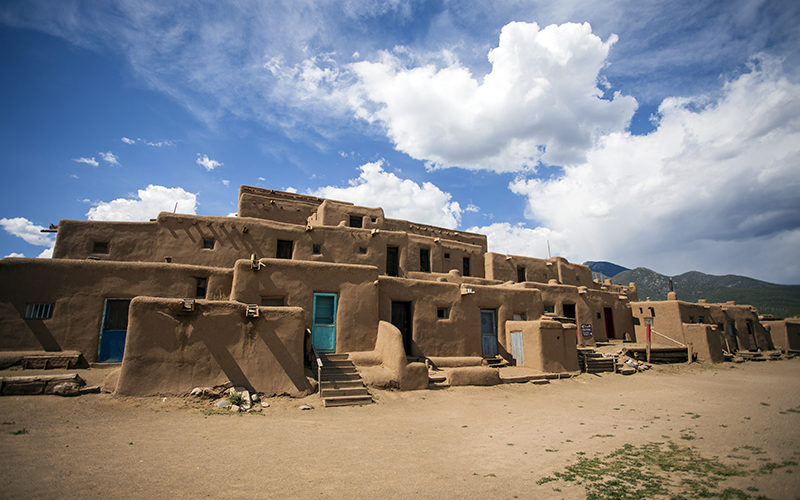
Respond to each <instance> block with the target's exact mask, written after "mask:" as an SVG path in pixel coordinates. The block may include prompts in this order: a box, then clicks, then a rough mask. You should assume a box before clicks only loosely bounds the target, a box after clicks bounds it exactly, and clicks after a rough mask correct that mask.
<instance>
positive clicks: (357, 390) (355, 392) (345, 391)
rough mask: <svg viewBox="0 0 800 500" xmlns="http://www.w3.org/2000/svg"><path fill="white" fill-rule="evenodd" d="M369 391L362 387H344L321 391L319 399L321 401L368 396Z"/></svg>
mask: <svg viewBox="0 0 800 500" xmlns="http://www.w3.org/2000/svg"><path fill="white" fill-rule="evenodd" d="M369 395H370V394H369V391H368V390H367V388H366V387H364V386H363V385H362V386H361V387H346V388H338V389H322V393H321V394H320V397H322V399H325V398H330V397H335V396H369Z"/></svg>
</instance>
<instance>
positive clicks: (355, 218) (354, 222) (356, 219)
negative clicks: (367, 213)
mask: <svg viewBox="0 0 800 500" xmlns="http://www.w3.org/2000/svg"><path fill="white" fill-rule="evenodd" d="M363 224H364V217H363V216H361V215H351V216H350V227H362V226H363Z"/></svg>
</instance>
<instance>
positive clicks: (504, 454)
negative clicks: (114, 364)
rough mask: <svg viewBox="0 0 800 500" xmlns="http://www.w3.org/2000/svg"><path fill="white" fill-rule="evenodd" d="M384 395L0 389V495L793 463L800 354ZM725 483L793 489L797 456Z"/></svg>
mask: <svg viewBox="0 0 800 500" xmlns="http://www.w3.org/2000/svg"><path fill="white" fill-rule="evenodd" d="M83 373H84V376H85V377H86V378H87V379H88V380H89V381H90V383H91V382H93V381H94V382H99V381H100V380H102V377H103V376H104V371H103V370H100V369H91V370H86V371H84V372H83ZM375 395H376V399H377V404H374V405H369V406H364V407H346V408H323V407H322V405H321V404H320V401H319V399H318V398H317V397H316V396H310V397H308V398H304V399H290V398H272V399H271V400H270V403H271V407H270V408H268V409H266V410H264V412H263V413H261V414H247V415H233V414H227V413H226V414H213V413H212V414H209V413H210V410H211V405H210V403H208V402H203V403H198V402H195V401H192V400H188V399H182V398H166V399H162V398H136V399H130V398H115V397H112V396H110V395H108V394H98V395H87V396H82V397H77V398H61V397H57V396H29V397H2V398H0V421H2V425H1V426H0V451H2V453H0V474H2V480H1V481H0V496H2V497H8V498H41V497H47V498H52V497H62V498H78V497H90V498H91V497H157V498H161V497H179V498H181V497H191V498H196V497H211V498H265V497H281V498H286V497H289V498H295V497H300V498H341V497H350V498H379V497H390V498H397V497H410V496H416V497H423V498H434V497H435V498H463V497H476V496H485V497H486V496H489V497H497V498H583V497H584V496H585V490H584V489H583V487H581V486H579V485H575V484H571V483H570V484H559V485H558V487H557V488H556V486H555V485H554V483H547V484H541V485H539V484H537V483H536V481H537V480H538V479H540V478H542V477H544V476H547V475H551V474H553V473H554V472H556V471H560V470H563V469H564V467H565V466H567V465H569V464H572V463H575V461H576V460H577V459H578V457H579V456H594V455H595V454H600V455H604V454H607V453H609V452H611V451H612V450H615V449H618V448H620V447H621V446H623V445H624V444H626V443H630V444H634V445H640V444H644V443H647V442H653V441H659V442H665V441H670V440H671V441H673V442H675V443H678V444H680V445H681V446H692V447H695V448H696V449H697V451H698V452H699V453H700V454H701V455H702V456H704V457H708V458H711V457H714V456H718V457H721V458H720V460H722V461H723V462H732V461H735V460H736V459H734V458H727V457H730V456H731V455H733V456H735V454H734V453H733V450H734V449H735V448H740V447H742V446H756V447H758V448H760V449H763V450H764V451H765V452H766V453H764V454H763V456H761V457H759V459H760V460H775V461H785V460H795V461H798V462H800V447H798V444H800V411H799V410H800V359H792V360H782V361H771V362H760V363H758V362H748V363H743V364H731V363H724V364H720V365H715V366H709V365H696V364H695V365H691V366H687V365H679V366H678V365H676V366H661V367H657V368H656V369H653V370H650V371H648V372H644V373H640V374H636V375H633V376H627V377H626V376H621V375H614V374H602V375H587V374H584V375H581V376H579V377H576V378H574V379H567V380H556V381H553V382H552V383H550V384H549V385H533V384H530V383H526V384H508V385H503V386H495V387H457V388H449V389H444V390H436V391H415V392H405V393H401V392H392V391H375ZM301 404H310V405H312V406H314V409H313V410H310V411H301V410H299V409H298V406H300V405H301ZM791 409H794V410H792V411H788V410H791ZM682 436H683V438H682ZM687 437H689V439H686V438H687ZM583 453H585V455H581V454H583ZM752 459H753V460H756V458H755V457H752ZM792 469H797V471H794V470H792ZM728 483H729V484H730V486H731V487H735V488H739V489H742V490H744V489H745V488H746V487H750V488H751V489H750V490H749V491H755V490H754V489H753V488H758V494H762V495H766V496H768V497H771V498H796V497H798V495H800V467H794V468H792V467H789V468H783V469H778V470H775V471H774V472H772V473H769V474H761V475H753V476H749V477H734V478H731V479H730V480H728V481H726V483H725V485H726V486H727V485H728Z"/></svg>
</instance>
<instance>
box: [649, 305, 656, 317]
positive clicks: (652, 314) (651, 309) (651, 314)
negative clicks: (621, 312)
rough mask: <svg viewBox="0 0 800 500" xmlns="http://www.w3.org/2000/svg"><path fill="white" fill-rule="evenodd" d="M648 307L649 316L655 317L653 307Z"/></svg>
mask: <svg viewBox="0 0 800 500" xmlns="http://www.w3.org/2000/svg"><path fill="white" fill-rule="evenodd" d="M648 309H650V317H652V318H655V317H656V310H655V309H653V308H652V307H648Z"/></svg>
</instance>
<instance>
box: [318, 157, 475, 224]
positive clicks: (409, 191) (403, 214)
mask: <svg viewBox="0 0 800 500" xmlns="http://www.w3.org/2000/svg"><path fill="white" fill-rule="evenodd" d="M359 170H360V171H361V173H360V174H359V176H358V177H357V178H355V179H351V180H350V181H349V186H347V187H335V186H325V187H322V188H319V189H317V190H314V191H312V192H311V193H309V194H313V195H315V196H320V197H323V198H332V199H334V200H342V201H349V202H351V203H355V204H356V205H361V206H367V207H382V208H383V209H384V212H385V214H386V216H387V217H392V218H397V219H406V220H411V221H416V222H423V223H426V224H433V225H436V226H443V227H449V228H454V227H456V226H457V225H458V223H459V221H460V220H461V212H462V210H461V207H460V206H459V204H458V202H456V201H451V198H452V196H451V195H450V193H446V192H444V191H442V190H441V189H439V188H438V187H436V186H435V185H433V184H432V183H430V182H423V183H422V184H418V183H416V182H414V181H412V180H410V179H401V178H400V177H398V176H397V175H395V174H393V173H391V172H386V171H385V170H384V169H383V160H381V161H376V162H371V163H366V164H364V165H362V166H361V167H359Z"/></svg>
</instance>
